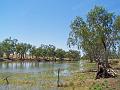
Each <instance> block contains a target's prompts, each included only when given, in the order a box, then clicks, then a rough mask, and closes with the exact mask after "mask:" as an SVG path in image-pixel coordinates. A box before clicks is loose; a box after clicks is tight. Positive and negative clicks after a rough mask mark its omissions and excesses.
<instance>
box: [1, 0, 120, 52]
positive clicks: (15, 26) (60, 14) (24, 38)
mask: <svg viewBox="0 0 120 90" xmlns="http://www.w3.org/2000/svg"><path fill="white" fill-rule="evenodd" d="M95 5H98V6H103V7H105V8H107V9H108V10H109V11H110V12H115V14H120V1H119V0H0V41H2V40H3V39H5V38H7V37H10V36H11V37H12V38H17V39H18V40H19V41H20V42H27V43H31V44H33V45H36V46H39V45H40V44H53V45H55V46H56V47H58V48H63V49H65V50H68V49H69V48H68V46H67V43H66V42H67V38H68V35H69V32H70V27H69V26H70V23H71V21H72V20H73V19H74V18H75V16H81V17H83V18H85V17H86V14H87V12H88V11H89V10H90V9H92V8H93V7H94V6H95Z"/></svg>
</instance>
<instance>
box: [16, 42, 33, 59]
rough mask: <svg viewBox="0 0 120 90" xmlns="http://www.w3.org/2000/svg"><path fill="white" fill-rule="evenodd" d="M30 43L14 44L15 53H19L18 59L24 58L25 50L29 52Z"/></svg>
mask: <svg viewBox="0 0 120 90" xmlns="http://www.w3.org/2000/svg"><path fill="white" fill-rule="evenodd" d="M31 47H32V46H31V45H30V44H27V43H18V44H17V45H16V53H17V54H18V55H19V57H20V59H25V58H26V54H27V52H30V49H31Z"/></svg>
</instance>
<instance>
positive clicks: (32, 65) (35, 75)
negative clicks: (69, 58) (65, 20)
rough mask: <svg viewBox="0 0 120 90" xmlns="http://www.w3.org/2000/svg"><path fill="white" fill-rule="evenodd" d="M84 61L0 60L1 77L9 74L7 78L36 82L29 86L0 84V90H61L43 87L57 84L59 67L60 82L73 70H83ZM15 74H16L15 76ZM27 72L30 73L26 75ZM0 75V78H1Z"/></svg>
mask: <svg viewBox="0 0 120 90" xmlns="http://www.w3.org/2000/svg"><path fill="white" fill-rule="evenodd" d="M83 66H84V62H83V61H76V62H63V63H60V62H0V73H1V75H2V76H1V77H4V76H5V77H6V76H7V75H10V78H9V80H15V79H16V80H18V81H19V80H26V81H27V80H28V81H29V80H33V81H35V82H36V83H37V84H36V85H33V86H29V84H22V85H21V84H19V83H18V84H17V83H15V85H14V84H9V85H6V84H2V85H0V90H63V89H58V88H57V87H52V88H46V89H43V87H42V86H41V85H43V86H47V85H48V84H50V85H54V86H57V83H56V82H57V78H56V77H57V75H58V69H59V68H60V78H61V82H64V79H62V78H64V77H67V76H70V75H72V73H74V72H78V71H83V70H84V67H83ZM16 74H17V75H18V76H16ZM27 74H30V75H28V76H27ZM1 77H0V78H1Z"/></svg>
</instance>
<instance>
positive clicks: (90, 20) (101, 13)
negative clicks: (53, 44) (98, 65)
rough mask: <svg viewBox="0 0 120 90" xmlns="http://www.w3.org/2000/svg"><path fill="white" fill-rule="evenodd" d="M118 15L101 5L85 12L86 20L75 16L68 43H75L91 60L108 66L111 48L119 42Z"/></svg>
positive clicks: (119, 22) (70, 44)
mask: <svg viewBox="0 0 120 90" xmlns="http://www.w3.org/2000/svg"><path fill="white" fill-rule="evenodd" d="M119 33H120V17H119V16H115V15H114V13H110V12H108V11H107V10H106V9H105V8H103V7H98V6H95V7H94V9H91V10H90V12H88V14H87V20H83V19H82V18H81V17H76V18H75V19H74V21H73V22H72V23H71V32H70V34H69V38H68V45H69V46H72V45H73V46H75V45H77V46H78V48H79V49H82V50H83V51H84V52H85V53H87V54H89V56H91V57H92V59H93V60H95V61H97V62H102V65H103V67H104V68H105V69H106V68H107V67H108V56H109V51H110V49H111V48H115V47H116V46H117V45H119V42H120V35H119Z"/></svg>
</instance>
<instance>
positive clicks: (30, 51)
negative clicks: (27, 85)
mask: <svg viewBox="0 0 120 90" xmlns="http://www.w3.org/2000/svg"><path fill="white" fill-rule="evenodd" d="M0 57H1V58H6V59H13V60H14V59H15V60H18V59H20V60H25V59H28V60H29V59H33V60H79V59H80V52H79V51H76V50H69V51H65V50H63V49H59V48H56V47H55V46H54V45H50V44H49V45H44V44H40V46H39V47H36V46H33V45H31V44H28V43H23V42H22V43H20V42H18V40H17V39H12V38H11V37H10V38H6V39H5V40H3V41H2V42H0Z"/></svg>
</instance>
